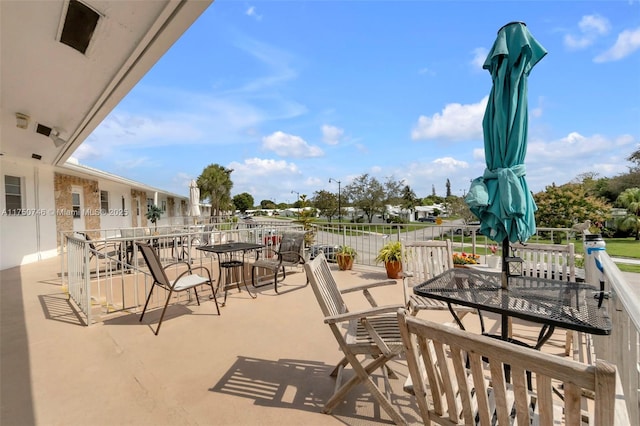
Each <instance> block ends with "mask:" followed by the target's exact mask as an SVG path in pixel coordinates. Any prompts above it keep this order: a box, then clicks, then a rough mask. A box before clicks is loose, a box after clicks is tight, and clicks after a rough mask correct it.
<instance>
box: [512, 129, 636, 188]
mask: <svg viewBox="0 0 640 426" xmlns="http://www.w3.org/2000/svg"><path fill="white" fill-rule="evenodd" d="M638 142H639V141H638V140H637V139H636V138H634V137H633V136H632V135H626V134H625V135H620V136H617V137H613V138H611V137H607V136H604V135H600V134H594V135H591V136H584V135H582V134H580V133H578V132H571V133H569V134H568V135H567V136H565V137H562V138H560V139H557V140H553V141H543V140H530V141H529V143H528V147H527V156H526V159H525V164H526V166H527V181H528V182H529V186H530V187H532V188H535V191H539V190H542V189H544V186H546V185H550V184H551V182H550V179H551V178H552V177H553V180H554V181H555V183H557V184H563V183H566V182H569V181H571V180H572V179H573V178H575V177H576V176H578V175H579V174H581V173H586V172H590V171H595V172H598V173H600V174H601V175H603V176H612V175H616V174H620V173H626V172H627V171H628V165H629V163H628V162H627V161H626V157H627V156H628V155H629V154H630V153H631V151H632V150H633V148H634V146H637V144H638ZM594 160H597V164H596V163H595V162H594Z"/></svg>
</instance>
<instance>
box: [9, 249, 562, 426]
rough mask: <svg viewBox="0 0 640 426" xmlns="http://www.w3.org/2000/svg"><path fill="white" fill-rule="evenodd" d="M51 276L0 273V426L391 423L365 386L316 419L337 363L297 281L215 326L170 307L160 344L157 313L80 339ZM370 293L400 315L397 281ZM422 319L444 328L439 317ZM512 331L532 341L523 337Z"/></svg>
mask: <svg viewBox="0 0 640 426" xmlns="http://www.w3.org/2000/svg"><path fill="white" fill-rule="evenodd" d="M59 270H60V260H59V259H49V260H45V261H41V262H38V263H34V264H30V265H27V266H23V267H20V268H12V269H7V270H3V271H2V273H1V280H2V286H0V289H1V294H0V301H1V305H0V312H1V324H2V352H1V353H2V355H1V361H2V381H1V385H0V386H1V388H0V390H1V393H2V416H1V421H2V424H20V425H29V424H65V425H81V424H82V425H86V424H91V425H112V424H162V425H180V424H224V425H226V424H229V425H235V424H262V425H271V424H273V425H282V424H308V425H320V424H322V425H325V424H349V425H355V424H358V425H361V424H362V425H366V424H390V423H391V422H390V420H389V418H388V417H387V416H386V414H385V413H384V412H382V411H381V410H380V409H379V407H378V405H377V404H376V403H374V402H373V399H372V398H371V397H370V396H369V395H368V394H367V391H366V389H365V388H364V386H360V387H358V388H357V391H355V392H352V393H351V394H349V395H348V399H347V401H345V402H344V403H343V404H341V405H340V406H339V407H338V408H337V409H336V410H335V411H334V413H333V414H332V415H325V414H322V413H321V410H322V407H323V405H324V402H325V401H326V399H327V398H328V397H329V396H330V395H331V394H332V392H333V387H334V379H333V378H331V377H330V376H329V372H330V371H331V370H332V368H333V367H334V365H335V363H336V362H337V361H338V360H339V359H340V358H341V353H340V352H339V351H338V347H337V344H336V342H335V339H334V338H333V336H332V335H331V333H330V331H329V328H328V327H327V326H326V325H324V324H323V323H322V321H321V317H322V316H321V313H320V309H319V307H318V305H317V302H316V301H315V298H314V296H313V292H312V290H311V288H310V286H304V283H305V276H304V274H303V272H302V269H299V270H298V271H297V272H293V273H291V274H290V275H289V274H288V276H287V279H286V280H285V281H284V282H283V284H282V285H281V286H280V295H276V294H275V293H274V291H273V288H272V287H264V288H260V289H258V292H257V293H258V298H257V299H255V300H254V299H251V298H250V297H249V295H248V294H247V292H246V291H243V292H241V293H238V292H237V290H231V291H230V292H229V298H228V302H227V306H226V307H224V308H221V310H222V315H221V316H218V315H217V314H216V312H215V306H214V304H213V303H210V302H209V301H204V302H202V304H201V306H197V305H196V304H195V303H193V302H192V303H189V304H188V305H185V304H184V303H178V304H174V305H171V306H170V308H169V310H168V312H167V316H166V317H165V321H164V323H163V327H162V332H161V333H160V334H159V335H158V336H155V335H154V334H153V331H152V329H151V328H150V326H149V324H151V325H154V326H155V325H156V324H157V319H158V315H159V310H157V309H156V310H153V311H150V312H149V313H148V314H147V315H146V316H145V319H144V322H143V323H140V322H138V318H139V313H124V314H123V313H120V314H119V315H118V316H113V317H110V318H108V319H105V320H104V322H98V323H96V324H94V325H92V326H91V327H86V326H85V323H84V320H83V318H82V316H81V315H80V314H78V312H77V310H76V308H75V305H73V304H72V303H71V302H69V301H67V298H66V295H65V294H64V293H63V292H62V290H61V287H60V282H61V279H60V276H59ZM335 274H336V279H337V281H338V283H339V284H340V285H341V286H348V285H356V284H361V283H364V282H367V281H378V280H383V279H386V276H385V273H384V270H383V268H374V267H367V266H356V267H355V269H354V270H353V271H335ZM375 291H376V293H375V296H376V297H377V299H378V301H381V302H382V301H384V302H383V303H385V304H386V303H389V304H395V303H402V297H403V296H402V287H401V282H400V281H398V285H397V286H391V287H386V288H380V289H376V290H375ZM345 299H346V300H347V303H348V304H349V305H350V307H351V308H352V309H358V308H359V307H366V306H367V302H366V300H364V298H363V297H362V296H361V295H359V294H349V295H346V296H345ZM428 315H429V318H430V319H432V320H435V321H441V322H448V321H451V317H450V316H449V314H448V312H441V313H433V312H430V313H429V314H428ZM474 317H475V316H470V318H469V319H465V322H466V323H469V322H474V321H475V320H474ZM514 329H515V333H516V334H517V335H518V336H521V337H522V336H525V335H528V336H529V337H530V338H535V332H536V331H535V330H534V329H532V328H529V327H525V326H522V325H517V324H516V325H515V327H514ZM563 345H564V333H562V332H556V334H554V336H553V337H552V339H551V341H549V342H548V343H547V345H546V346H545V350H546V351H549V352H552V353H557V354H562V353H563ZM394 366H395V367H396V368H397V371H398V373H399V375H400V378H399V380H392V381H391V383H392V386H393V387H394V392H393V394H394V398H393V403H394V404H395V405H396V406H397V407H398V408H399V410H400V411H401V412H402V414H403V415H404V416H405V418H406V419H407V421H409V422H414V423H416V422H419V416H418V415H417V412H416V405H415V404H414V402H413V400H412V398H411V397H410V395H408V394H406V393H404V392H403V391H402V385H403V383H404V379H405V377H406V374H407V370H406V366H405V365H404V363H403V361H399V362H396V363H394ZM349 374H350V372H349Z"/></svg>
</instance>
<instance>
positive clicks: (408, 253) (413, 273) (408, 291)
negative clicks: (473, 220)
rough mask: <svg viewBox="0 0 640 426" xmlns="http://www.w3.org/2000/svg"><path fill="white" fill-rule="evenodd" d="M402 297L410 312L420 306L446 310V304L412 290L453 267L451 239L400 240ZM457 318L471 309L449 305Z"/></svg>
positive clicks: (426, 308) (416, 310) (422, 308)
mask: <svg viewBox="0 0 640 426" xmlns="http://www.w3.org/2000/svg"><path fill="white" fill-rule="evenodd" d="M403 245H404V248H403V260H402V263H403V272H402V273H403V278H402V283H403V286H404V299H405V303H406V304H407V308H408V309H409V310H410V312H411V314H412V315H416V314H417V313H418V312H419V311H420V310H430V309H431V310H433V309H435V310H447V309H449V308H448V306H447V304H446V303H444V302H442V301H440V300H435V299H430V298H428V297H422V296H418V295H416V294H413V287H415V286H416V285H418V284H421V283H423V282H425V281H427V280H429V279H431V278H433V277H435V276H438V275H440V274H442V273H443V272H445V271H447V270H449V269H452V268H453V250H452V247H451V240H442V241H440V240H428V241H410V242H406V243H404V244H403ZM452 308H453V309H454V311H455V312H456V314H457V315H458V318H462V317H463V316H464V315H466V314H467V313H468V312H474V310H473V309H471V308H468V307H465V306H454V307H452Z"/></svg>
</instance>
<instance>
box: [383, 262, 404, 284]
mask: <svg viewBox="0 0 640 426" xmlns="http://www.w3.org/2000/svg"><path fill="white" fill-rule="evenodd" d="M384 267H385V269H386V270H387V278H391V279H394V280H395V279H398V278H402V262H385V264H384Z"/></svg>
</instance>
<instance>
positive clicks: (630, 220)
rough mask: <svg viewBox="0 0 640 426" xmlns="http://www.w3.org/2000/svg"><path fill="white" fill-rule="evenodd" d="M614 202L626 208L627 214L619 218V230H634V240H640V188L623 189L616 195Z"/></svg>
mask: <svg viewBox="0 0 640 426" xmlns="http://www.w3.org/2000/svg"><path fill="white" fill-rule="evenodd" d="M616 204H619V205H621V206H622V207H624V208H626V209H627V215H626V216H625V217H623V218H622V219H620V221H619V222H618V228H619V229H620V230H621V231H630V232H634V233H635V234H636V240H640V188H627V189H625V190H624V191H623V192H622V193H621V194H620V195H619V196H618V199H617V200H616Z"/></svg>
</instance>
